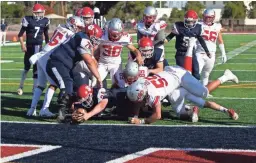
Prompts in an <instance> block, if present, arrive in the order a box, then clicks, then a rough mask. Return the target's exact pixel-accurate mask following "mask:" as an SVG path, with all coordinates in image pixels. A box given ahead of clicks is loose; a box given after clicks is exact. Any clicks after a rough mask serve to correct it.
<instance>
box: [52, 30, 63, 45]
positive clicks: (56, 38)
mask: <svg viewBox="0 0 256 163" xmlns="http://www.w3.org/2000/svg"><path fill="white" fill-rule="evenodd" d="M63 36H64V35H63V34H62V33H60V32H57V33H55V34H54V35H53V37H52V38H51V41H50V42H49V45H50V46H55V45H57V44H59V41H60V40H61V39H62V38H63Z"/></svg>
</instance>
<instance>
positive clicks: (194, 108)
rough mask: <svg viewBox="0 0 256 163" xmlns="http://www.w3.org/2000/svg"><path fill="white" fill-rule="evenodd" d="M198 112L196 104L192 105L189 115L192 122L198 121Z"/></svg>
mask: <svg viewBox="0 0 256 163" xmlns="http://www.w3.org/2000/svg"><path fill="white" fill-rule="evenodd" d="M198 113H199V108H198V107H197V106H194V107H193V113H192V116H191V120H192V122H193V123H195V122H198Z"/></svg>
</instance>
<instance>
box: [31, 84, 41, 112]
mask: <svg viewBox="0 0 256 163" xmlns="http://www.w3.org/2000/svg"><path fill="white" fill-rule="evenodd" d="M42 92H43V91H42V90H41V89H40V88H35V90H34V94H33V98H32V102H31V106H30V108H36V106H37V103H38V101H39V100H40V96H41V94H42Z"/></svg>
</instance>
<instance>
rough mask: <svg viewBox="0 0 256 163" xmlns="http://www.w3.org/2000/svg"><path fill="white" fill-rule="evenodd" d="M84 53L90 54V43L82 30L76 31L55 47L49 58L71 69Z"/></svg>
mask: <svg viewBox="0 0 256 163" xmlns="http://www.w3.org/2000/svg"><path fill="white" fill-rule="evenodd" d="M84 54H92V44H91V42H90V40H89V38H88V36H87V35H86V34H85V33H84V32H78V33H76V34H75V35H73V36H72V37H71V38H70V39H68V40H67V41H65V42H63V43H62V44H61V45H60V46H58V47H56V49H54V50H53V52H52V54H51V55H50V58H51V59H52V60H55V61H59V62H61V63H63V64H64V65H65V66H66V67H67V68H68V69H70V70H71V69H72V68H73V66H74V65H75V63H76V62H79V61H81V60H82V55H84Z"/></svg>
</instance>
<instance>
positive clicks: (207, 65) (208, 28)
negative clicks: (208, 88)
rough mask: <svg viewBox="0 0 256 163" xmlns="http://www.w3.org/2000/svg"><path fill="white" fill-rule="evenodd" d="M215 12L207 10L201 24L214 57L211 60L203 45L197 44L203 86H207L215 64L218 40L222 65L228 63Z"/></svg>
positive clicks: (204, 37) (205, 39) (204, 36)
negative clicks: (215, 20) (215, 21)
mask: <svg viewBox="0 0 256 163" xmlns="http://www.w3.org/2000/svg"><path fill="white" fill-rule="evenodd" d="M214 19H215V11H214V10H213V9H206V10H205V11H204V13H203V21H202V22H200V24H201V25H202V29H203V34H202V37H203V39H204V41H205V43H206V45H207V47H208V49H209V51H210V53H211V55H212V57H211V58H209V57H207V55H206V54H205V51H204V49H203V48H202V46H201V44H199V43H198V42H197V46H196V47H197V48H196V56H197V60H198V63H199V72H200V74H201V81H202V83H203V85H207V84H208V81H209V76H210V73H211V71H212V69H213V67H214V63H215V53H216V41H217V40H218V43H219V48H220V52H221V58H222V63H225V62H226V61H227V56H226V52H225V47H224V41H223V39H222V33H221V29H222V27H221V24H220V23H214V22H213V21H214Z"/></svg>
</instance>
